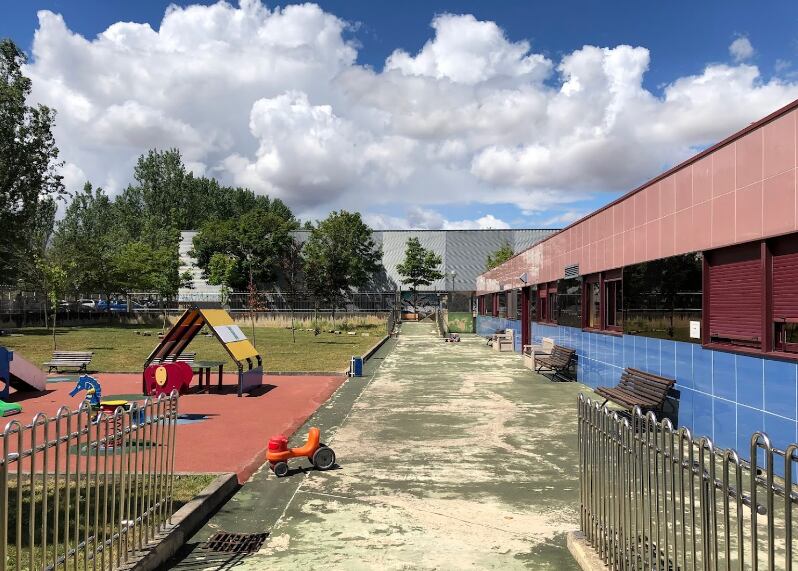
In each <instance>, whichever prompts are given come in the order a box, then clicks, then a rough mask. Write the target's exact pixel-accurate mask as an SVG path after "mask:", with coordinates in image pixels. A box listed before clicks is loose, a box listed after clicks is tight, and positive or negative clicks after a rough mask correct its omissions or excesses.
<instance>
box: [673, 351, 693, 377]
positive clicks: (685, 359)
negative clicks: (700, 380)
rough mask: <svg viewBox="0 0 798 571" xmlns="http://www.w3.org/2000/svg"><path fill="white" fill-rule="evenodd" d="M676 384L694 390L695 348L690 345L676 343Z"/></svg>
mask: <svg viewBox="0 0 798 571" xmlns="http://www.w3.org/2000/svg"><path fill="white" fill-rule="evenodd" d="M673 345H674V348H675V349H676V373H675V377H674V378H675V379H676V382H677V383H678V384H679V385H680V386H683V387H690V388H693V386H695V385H694V383H693V346H692V345H691V344H690V343H682V342H680V341H677V342H675V343H674V344H673Z"/></svg>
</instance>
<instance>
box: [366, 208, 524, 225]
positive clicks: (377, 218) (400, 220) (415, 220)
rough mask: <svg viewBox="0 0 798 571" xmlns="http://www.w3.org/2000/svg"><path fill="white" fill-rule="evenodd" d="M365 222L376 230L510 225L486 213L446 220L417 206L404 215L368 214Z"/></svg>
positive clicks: (431, 211)
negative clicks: (474, 216)
mask: <svg viewBox="0 0 798 571" xmlns="http://www.w3.org/2000/svg"><path fill="white" fill-rule="evenodd" d="M366 222H367V223H368V224H370V225H371V226H372V227H373V228H376V229H378V230H398V229H411V230H489V229H494V230H503V229H507V228H510V225H509V224H508V223H507V222H505V221H504V220H501V219H499V218H496V217H495V216H493V215H492V214H486V215H485V216H481V217H480V218H477V219H475V220H447V219H446V218H444V217H443V216H442V215H441V214H440V213H438V212H435V211H434V210H428V209H424V208H419V207H411V208H408V209H407V211H406V212H405V216H404V217H402V216H390V215H386V214H368V215H366Z"/></svg>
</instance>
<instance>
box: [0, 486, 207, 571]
mask: <svg viewBox="0 0 798 571" xmlns="http://www.w3.org/2000/svg"><path fill="white" fill-rule="evenodd" d="M215 477H216V476H215V475H213V474H181V475H176V476H175V479H174V487H173V488H172V508H173V510H174V511H175V512H176V511H177V510H179V509H180V508H181V507H183V506H184V505H185V504H187V503H188V502H189V501H191V500H192V499H193V498H194V497H195V496H196V495H197V494H199V493H200V492H201V491H202V490H203V489H204V488H205V487H206V486H207V485H208V484H210V483H211V482H212V481H213V479H214V478H215ZM26 480H27V476H25V480H23V482H24V485H23V490H22V513H23V518H22V535H21V536H20V537H21V538H22V557H21V559H20V567H21V568H22V569H26V570H28V569H32V568H34V569H41V568H42V567H43V566H44V565H46V563H47V562H50V561H52V559H53V556H54V554H55V553H54V549H55V547H54V546H53V539H54V533H55V532H54V529H53V528H52V525H53V521H54V515H55V514H54V511H53V510H54V503H55V491H54V489H53V486H52V484H50V486H49V488H48V494H47V499H48V523H49V525H48V529H47V541H48V546H47V559H48V561H47V562H43V561H42V556H43V555H44V551H43V549H42V545H41V544H40V542H41V537H40V534H41V529H40V528H38V527H37V528H34V530H33V531H34V537H35V542H36V543H34V544H33V545H34V547H33V550H32V551H33V560H34V563H33V567H31V565H30V557H31V549H30V546H31V544H30V537H29V533H30V530H29V527H28V526H29V521H30V516H29V514H30V513H31V508H34V509H35V512H36V514H37V518H41V517H42V516H41V509H42V501H43V497H42V495H43V494H42V492H43V487H42V484H41V480H40V479H39V480H37V482H36V485H35V488H34V489H35V492H34V495H33V498H34V506H31V487H30V484H29V483H28V482H27V481H26ZM144 482H145V481H144V480H142V483H144ZM16 484H17V483H16V480H15V479H10V480H9V483H8V497H9V510H8V512H9V516H10V517H9V522H8V524H9V525H8V530H9V537H8V544H7V546H8V552H7V559H6V564H7V567H8V568H9V569H13V568H16V563H17V562H16V555H17V552H16V548H15V545H16V538H17V535H16V533H17V529H16V523H17V522H16V518H15V515H16V514H17V513H18V511H17V509H16V506H17V485H16ZM85 484H86V482H85V480H84V481H82V483H81V488H80V497H81V498H83V497H85V496H84V494H85V493H86V487H85ZM69 487H70V494H71V500H70V504H71V505H70V513H71V516H70V521H69V523H70V528H71V530H73V531H74V529H75V528H74V526H75V524H76V522H75V520H74V517H75V516H74V513H75V512H74V510H75V498H76V493H77V491H78V490H77V488H76V485H75V482H74V481H72V482H70V486H69ZM112 487H113V486H110V485H109V489H110V488H112ZM96 490H98V493H99V496H97V497H99V498H105V497H108V498H110V497H112V495H111V492H110V491H107V490H106V489H105V488H104V486H103V483H100V484H99V488H97V489H96ZM92 493H95V488H94V485H93V484H92ZM116 493H117V498H121V496H120V493H121V491H120V488H119V486H118V485H117V486H116ZM106 494H107V496H106ZM97 497H95V496H92V498H94V501H92V502H91V504H90V505H89V513H94V507H95V505H96V503H97ZM109 501H110V500H109ZM59 502H60V503H59V505H60V509H59V519H60V522H61V523H60V524H59V532H60V536H59V537H60V539H61V540H63V533H64V528H63V527H62V526H63V522H64V520H65V517H66V485H65V484H64V483H63V481H62V482H61V485H60V486H59ZM81 508H82V509H83V510H85V509H86V504H85V503H84V502H83V500H82V499H81ZM84 515H85V512H84ZM99 517H101V516H99ZM87 521H89V523H90V518H89V520H87V519H86V518H85V517H82V518H81V521H80V522H79V524H78V525H79V536H80V538H81V539H83V537H84V534H85V533H86V531H85V525H86V523H87ZM40 522H41V519H38V521H37V522H36V523H37V525H40ZM90 529H92V530H93V529H102V527H99V528H90ZM116 531H117V528H116V527H114V526H113V524H109V527H108V528H107V530H106V533H107V537H110V536H111V533H113V532H116ZM92 533H93V531H92ZM72 537H73V536H72V533H70V540H71V539H72ZM131 541H133V540H132V539H131ZM72 546H74V542H73V543H71V545H70V547H72ZM112 550H113V552H114V555H115V554H116V548H115V547H114V548H112ZM58 554H59V555H60V556H63V555H64V545H63V541H61V544H60V548H59V549H58ZM109 556H111V554H107V555H106V557H109ZM72 565H74V559H70V561H69V568H72ZM77 567H78V569H83V568H84V565H83V561H82V559H81V560H79V561H78V562H77ZM93 567H94V566H93V562H92V561H91V559H90V560H89V568H93Z"/></svg>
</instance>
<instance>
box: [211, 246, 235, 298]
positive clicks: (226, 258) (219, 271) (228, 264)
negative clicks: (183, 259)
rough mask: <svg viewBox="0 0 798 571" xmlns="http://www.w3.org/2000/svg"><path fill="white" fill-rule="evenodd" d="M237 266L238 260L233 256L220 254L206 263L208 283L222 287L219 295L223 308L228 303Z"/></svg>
mask: <svg viewBox="0 0 798 571" xmlns="http://www.w3.org/2000/svg"><path fill="white" fill-rule="evenodd" d="M237 265H238V260H237V259H236V257H235V256H230V255H228V254H221V253H216V254H214V255H213V256H211V259H210V262H209V263H208V283H209V284H211V285H218V286H222V287H221V290H220V292H219V295H220V296H221V302H222V305H223V306H225V305H227V304H228V302H229V301H230V284H231V283H232V280H233V276H234V275H235V272H236V266H237Z"/></svg>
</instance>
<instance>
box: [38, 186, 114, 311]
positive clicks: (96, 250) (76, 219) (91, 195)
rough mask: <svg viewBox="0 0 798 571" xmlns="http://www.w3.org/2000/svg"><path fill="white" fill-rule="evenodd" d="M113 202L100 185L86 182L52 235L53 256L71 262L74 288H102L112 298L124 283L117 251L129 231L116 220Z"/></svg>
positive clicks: (90, 289)
mask: <svg viewBox="0 0 798 571" xmlns="http://www.w3.org/2000/svg"><path fill="white" fill-rule="evenodd" d="M116 222H117V217H116V216H115V212H114V208H113V204H112V202H111V200H110V199H109V198H108V196H107V195H106V194H105V193H104V192H103V190H102V189H101V188H98V189H96V190H95V189H93V188H92V186H91V184H90V183H86V185H85V186H84V187H83V191H81V192H79V193H77V194H76V195H75V196H74V197H73V199H72V202H70V203H69V205H68V206H67V208H66V211H65V213H64V218H63V219H62V220H61V221H60V222H59V224H58V226H57V228H56V231H55V235H54V236H53V246H52V251H53V257H54V259H57V260H59V261H60V262H61V263H63V264H67V265H69V266H70V268H71V269H70V279H71V282H72V286H73V289H74V290H75V291H82V292H100V293H103V294H104V295H105V298H106V300H107V301H108V302H109V304H108V305H109V310H110V299H111V295H112V294H116V293H119V292H120V291H122V290H123V288H124V287H125V286H124V284H123V283H122V282H123V279H125V277H124V276H120V274H119V271H118V268H119V266H118V260H117V253H118V252H117V251H118V249H119V248H121V247H122V245H123V244H124V243H126V242H127V238H128V236H127V234H126V233H125V232H124V231H123V230H122V229H120V228H119V227H118V225H117V224H116Z"/></svg>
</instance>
